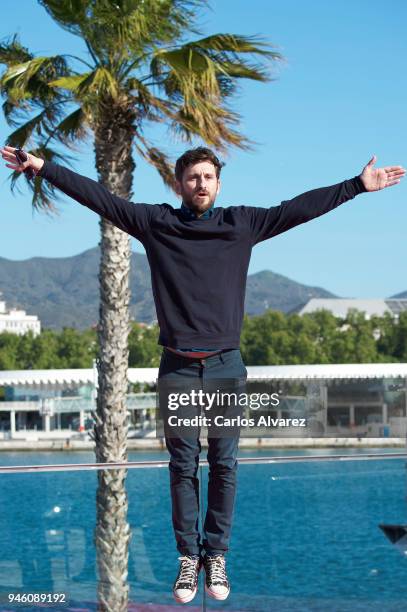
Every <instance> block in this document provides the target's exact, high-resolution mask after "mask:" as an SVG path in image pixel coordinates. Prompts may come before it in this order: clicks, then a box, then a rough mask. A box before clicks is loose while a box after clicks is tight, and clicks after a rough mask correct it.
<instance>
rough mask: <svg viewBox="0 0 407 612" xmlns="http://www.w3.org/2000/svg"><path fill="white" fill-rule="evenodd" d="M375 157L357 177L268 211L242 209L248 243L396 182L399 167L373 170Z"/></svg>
mask: <svg viewBox="0 0 407 612" xmlns="http://www.w3.org/2000/svg"><path fill="white" fill-rule="evenodd" d="M375 161H376V157H375V156H373V157H372V159H371V160H370V161H369V162H368V163H367V164H366V166H365V167H364V168H363V170H362V172H361V174H360V175H359V176H355V177H354V178H352V179H350V180H346V181H342V183H337V184H336V185H331V186H330V187H321V188H320V189H313V190H312V191H307V192H306V193H303V194H301V195H299V196H296V197H295V198H293V199H291V200H286V201H284V202H282V203H281V204H280V205H279V206H272V207H271V208H260V207H252V206H247V207H244V208H245V211H246V214H247V216H248V222H249V224H250V229H251V234H252V243H253V244H257V243H258V242H261V241H262V240H267V239H268V238H272V237H273V236H277V235H278V234H281V233H283V232H286V231H287V230H289V229H291V228H292V227H295V226H297V225H300V224H301V223H306V222H307V221H311V220H312V219H315V218H316V217H320V216H321V215H324V214H325V213H327V212H329V211H331V210H333V209H334V208H336V207H337V206H339V205H340V204H343V203H344V202H347V201H348V200H351V199H352V198H354V197H355V196H357V195H359V194H360V193H364V192H368V191H379V190H380V189H384V188H385V187H391V186H392V185H396V184H397V183H399V182H400V180H401V179H402V178H403V176H404V175H405V173H406V171H405V169H404V168H403V167H402V166H386V167H384V168H374V164H375Z"/></svg>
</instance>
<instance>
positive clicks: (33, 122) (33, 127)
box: [7, 110, 47, 147]
mask: <svg viewBox="0 0 407 612" xmlns="http://www.w3.org/2000/svg"><path fill="white" fill-rule="evenodd" d="M46 116H47V111H46V110H43V111H41V112H40V113H39V114H38V115H36V116H35V117H32V118H31V119H29V120H28V121H26V122H25V123H23V125H21V126H20V127H19V128H17V129H16V130H15V131H14V132H12V133H11V134H10V135H9V137H8V140H7V142H8V143H9V145H10V146H12V147H25V146H26V144H27V142H29V140H30V139H31V138H32V136H33V132H36V134H37V136H42V135H43V134H44V128H45V122H46Z"/></svg>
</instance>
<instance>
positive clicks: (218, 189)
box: [216, 179, 220, 195]
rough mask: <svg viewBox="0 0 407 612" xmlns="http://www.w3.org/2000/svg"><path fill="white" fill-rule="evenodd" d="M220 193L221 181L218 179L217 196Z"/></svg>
mask: <svg viewBox="0 0 407 612" xmlns="http://www.w3.org/2000/svg"><path fill="white" fill-rule="evenodd" d="M219 191H220V179H218V188H217V190H216V195H218V193H219Z"/></svg>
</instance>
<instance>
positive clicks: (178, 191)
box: [174, 180, 181, 196]
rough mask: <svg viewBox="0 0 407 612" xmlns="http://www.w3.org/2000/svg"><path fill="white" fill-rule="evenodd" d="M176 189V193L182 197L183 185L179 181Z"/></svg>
mask: <svg viewBox="0 0 407 612" xmlns="http://www.w3.org/2000/svg"><path fill="white" fill-rule="evenodd" d="M174 189H175V193H176V194H177V195H179V196H180V195H181V183H180V182H179V181H177V180H176V181H175V187H174Z"/></svg>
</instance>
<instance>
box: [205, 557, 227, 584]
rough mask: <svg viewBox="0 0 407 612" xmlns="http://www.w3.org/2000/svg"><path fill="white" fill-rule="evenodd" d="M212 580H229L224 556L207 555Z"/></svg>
mask: <svg viewBox="0 0 407 612" xmlns="http://www.w3.org/2000/svg"><path fill="white" fill-rule="evenodd" d="M206 560H207V563H208V566H209V567H208V569H209V577H210V580H211V581H212V582H227V578H226V567H225V559H224V557H221V556H219V557H206Z"/></svg>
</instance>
